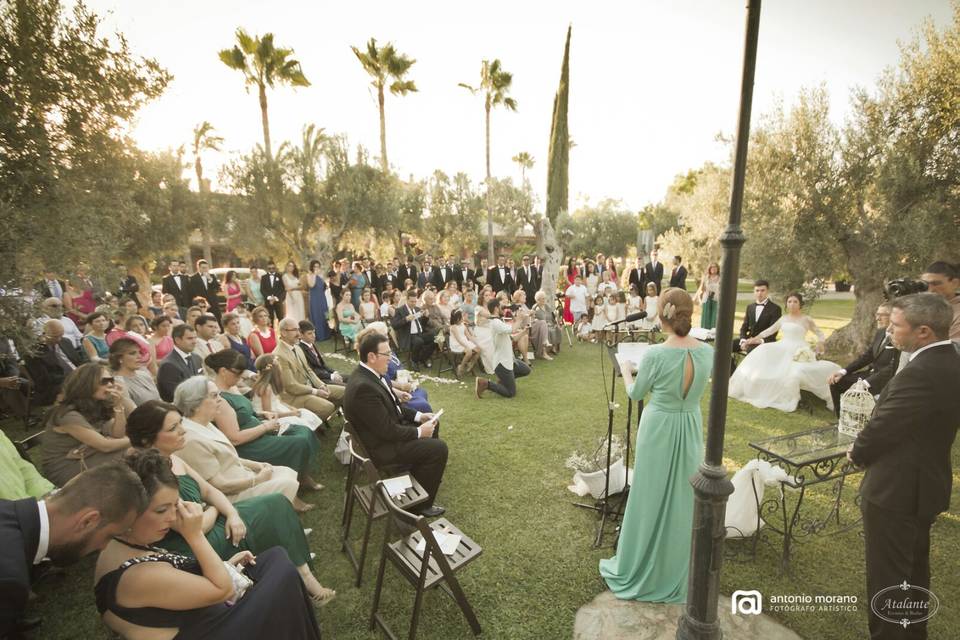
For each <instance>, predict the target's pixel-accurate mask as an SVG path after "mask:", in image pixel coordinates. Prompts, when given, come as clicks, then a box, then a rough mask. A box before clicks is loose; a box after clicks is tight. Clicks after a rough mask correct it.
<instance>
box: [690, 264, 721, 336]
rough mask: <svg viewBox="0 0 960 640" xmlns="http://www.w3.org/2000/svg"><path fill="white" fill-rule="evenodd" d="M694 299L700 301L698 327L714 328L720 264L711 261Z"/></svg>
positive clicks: (718, 294) (718, 292) (718, 293)
mask: <svg viewBox="0 0 960 640" xmlns="http://www.w3.org/2000/svg"><path fill="white" fill-rule="evenodd" d="M696 296H697V297H696V300H697V302H699V303H700V305H701V306H700V327H701V328H703V329H714V328H716V326H717V309H718V308H719V307H720V265H718V264H717V263H716V262H711V263H710V266H708V267H707V273H706V275H704V276H703V280H702V281H701V282H700V288H699V289H697V293H696Z"/></svg>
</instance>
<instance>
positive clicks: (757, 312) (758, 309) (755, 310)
mask: <svg viewBox="0 0 960 640" xmlns="http://www.w3.org/2000/svg"><path fill="white" fill-rule="evenodd" d="M769 303H770V298H767V299H766V300H764V301H763V305H761V304H760V303H759V302H757V303H756V305H757V306H756V307H754V312H755V313H756V317H755V318H754V320H759V319H760V314H761V313H763V309H764V305H766V304H769Z"/></svg>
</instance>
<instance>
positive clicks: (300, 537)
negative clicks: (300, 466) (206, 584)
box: [157, 475, 310, 567]
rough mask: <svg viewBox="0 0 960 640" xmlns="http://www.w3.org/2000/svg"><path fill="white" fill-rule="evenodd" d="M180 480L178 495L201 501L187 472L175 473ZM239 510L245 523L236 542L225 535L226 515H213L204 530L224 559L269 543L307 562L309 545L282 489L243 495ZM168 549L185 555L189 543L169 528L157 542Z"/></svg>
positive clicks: (293, 558)
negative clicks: (210, 526) (209, 526)
mask: <svg viewBox="0 0 960 640" xmlns="http://www.w3.org/2000/svg"><path fill="white" fill-rule="evenodd" d="M177 481H178V482H179V483H180V499H181V500H184V501H187V502H197V503H201V504H202V503H203V498H202V497H201V495H200V485H198V484H197V481H196V480H194V479H193V478H192V477H191V476H189V475H183V476H177ZM233 506H234V507H235V508H236V509H237V513H239V514H240V519H241V520H243V524H245V525H247V535H246V537H244V539H243V540H241V541H240V544H239V546H236V547H235V546H233V543H232V542H231V541H230V540H228V539H227V534H226V530H225V527H226V524H227V519H226V516H224V515H223V514H221V515H220V516H218V517H217V522H216V524H214V525H213V529H210V531H208V532H207V535H206V538H207V541H208V542H209V543H210V546H211V547H213V550H214V551H216V552H217V555H219V556H220V557H221V558H223V559H224V560H228V559H229V558H230V557H231V556H233V555H234V554H236V553H239V552H241V551H250V552H251V553H253V554H254V555H256V554H258V553H261V552H262V551H266V550H267V549H269V548H270V547H283V548H284V549H286V550H287V555H289V556H290V560H291V561H293V564H294V566H297V567H299V566H301V565H304V564H309V563H310V547H308V546H307V537H306V536H305V535H304V533H303V525H302V524H300V518H299V517H298V516H297V512H296V511H294V510H293V506H292V505H291V504H290V501H289V500H287V499H286V497H285V496H284V495H283V494H282V493H268V494H267V495H263V496H256V497H255V498H247V499H246V500H241V501H240V502H237V503H234V505H233ZM157 546H158V547H161V548H163V549H166V550H168V551H176V552H177V553H183V554H186V555H190V556H192V555H193V552H192V551H191V550H190V545H188V544H187V541H186V540H184V539H183V538H182V537H180V534H179V533H177V532H175V531H171V532H170V533H168V534H167V535H166V537H165V538H164V539H163V540H162V541H161V542H160V543H159V544H158V545H157Z"/></svg>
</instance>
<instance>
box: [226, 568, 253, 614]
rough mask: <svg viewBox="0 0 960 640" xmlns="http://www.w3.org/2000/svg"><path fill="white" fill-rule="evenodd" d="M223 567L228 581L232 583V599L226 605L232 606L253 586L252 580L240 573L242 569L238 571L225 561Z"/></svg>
mask: <svg viewBox="0 0 960 640" xmlns="http://www.w3.org/2000/svg"><path fill="white" fill-rule="evenodd" d="M223 566H224V567H226V568H227V573H228V574H230V581H231V582H233V597H232V598H230V599H229V600H227V605H228V606H232V605H234V604H236V602H237V600H239V599H240V598H242V597H243V594H245V593H246V592H247V589H249V588H250V587H252V586H253V580H251V579H250V578H248V577H247V576H245V575H244V574H243V573H242V571H243V569H242V568H241V569H238V568H237V567H235V566H233V565H232V564H230V563H229V562H226V561H224V563H223Z"/></svg>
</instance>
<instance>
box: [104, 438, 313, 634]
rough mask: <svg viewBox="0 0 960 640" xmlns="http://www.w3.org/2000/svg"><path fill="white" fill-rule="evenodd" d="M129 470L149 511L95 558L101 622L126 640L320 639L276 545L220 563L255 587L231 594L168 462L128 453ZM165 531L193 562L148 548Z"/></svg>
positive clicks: (306, 598)
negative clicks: (175, 537) (136, 478)
mask: <svg viewBox="0 0 960 640" xmlns="http://www.w3.org/2000/svg"><path fill="white" fill-rule="evenodd" d="M129 464H130V466H131V467H132V468H133V469H134V471H136V473H137V475H138V476H140V480H141V483H142V484H143V485H144V487H145V488H146V492H147V495H148V497H149V506H148V507H147V509H146V510H145V511H143V513H142V514H140V516H139V517H138V518H137V519H136V521H135V522H134V523H133V526H132V527H131V528H130V530H129V531H126V532H123V533H122V534H120V535H117V536H116V537H115V538H114V539H113V540H112V541H111V542H110V543H109V544H108V545H107V546H106V548H105V549H104V550H103V552H102V553H101V554H100V557H99V558H98V559H97V567H96V569H95V572H94V584H95V586H94V592H95V595H96V602H97V610H98V611H99V612H100V615H101V616H102V618H103V622H104V624H106V625H107V626H108V627H109V628H110V629H112V630H113V631H115V632H116V633H118V634H119V635H121V636H123V637H124V638H127V639H128V640H154V639H155V638H173V637H174V636H175V637H176V638H178V639H181V638H182V639H183V640H187V639H191V638H196V639H199V638H205V639H211V640H213V639H218V638H219V639H227V638H262V637H268V636H275V637H278V638H306V639H311V638H315V639H319V638H320V630H319V628H318V627H317V621H316V618H315V617H314V614H313V607H312V606H311V603H310V594H309V592H308V591H307V589H306V587H305V586H304V583H303V581H302V580H300V579H299V578H298V575H297V570H296V568H295V567H294V565H293V563H292V562H291V561H290V558H289V556H288V555H287V552H286V551H285V550H284V549H283V547H273V548H271V549H268V550H267V551H264V552H263V553H261V554H260V555H259V556H256V558H254V555H253V554H252V553H250V551H241V552H239V553H237V554H236V555H234V556H233V557H231V558H230V559H229V560H228V561H227V562H228V563H229V564H231V565H233V567H235V568H236V569H237V570H238V571H241V572H243V573H244V574H246V576H247V577H248V578H249V579H250V580H252V581H253V583H254V584H253V586H252V587H251V588H249V589H247V590H246V591H245V593H244V592H241V593H237V592H236V590H235V589H236V588H235V586H234V579H233V578H232V577H231V573H230V572H229V571H228V570H227V567H226V564H225V563H224V561H223V560H221V559H220V556H219V555H218V554H217V552H216V551H215V550H214V549H213V547H212V546H211V545H210V543H209V542H208V541H207V538H206V537H205V536H204V534H203V525H204V510H203V507H202V506H201V505H199V504H197V503H195V502H182V501H181V500H180V499H179V494H178V484H177V478H176V476H174V474H173V472H172V471H171V469H170V461H169V460H168V459H166V458H163V457H161V456H160V455H159V454H158V453H157V452H156V451H147V452H142V453H141V452H136V453H133V454H131V456H130V458H129ZM170 530H174V531H177V532H178V533H179V534H180V535H181V536H182V537H183V539H184V540H185V541H186V543H187V545H188V546H189V547H190V551H191V553H192V555H193V557H189V556H184V555H180V554H178V553H170V552H167V551H165V550H163V549H159V548H157V547H155V546H154V545H155V544H156V543H158V542H160V540H161V539H163V537H164V535H165V534H166V532H167V531H170Z"/></svg>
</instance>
